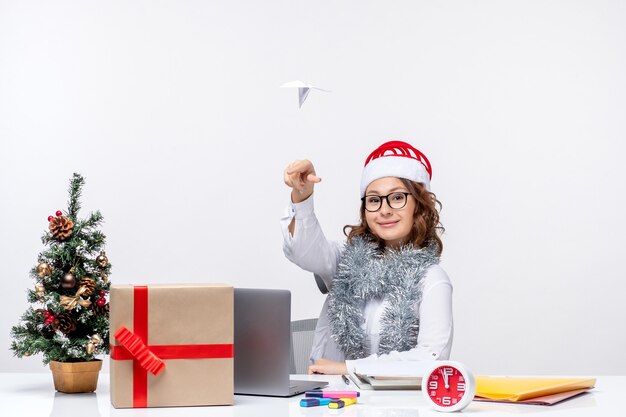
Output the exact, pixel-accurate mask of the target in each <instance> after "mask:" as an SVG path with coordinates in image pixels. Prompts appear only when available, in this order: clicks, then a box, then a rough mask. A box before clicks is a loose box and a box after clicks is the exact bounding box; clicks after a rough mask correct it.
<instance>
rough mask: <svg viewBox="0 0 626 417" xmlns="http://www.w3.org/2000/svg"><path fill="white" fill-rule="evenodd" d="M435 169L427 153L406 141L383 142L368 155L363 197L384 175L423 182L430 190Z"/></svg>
mask: <svg viewBox="0 0 626 417" xmlns="http://www.w3.org/2000/svg"><path fill="white" fill-rule="evenodd" d="M432 176H433V170H432V168H431V167H430V162H429V161H428V158H426V155H424V154H423V153H421V152H420V151H419V150H417V149H415V148H414V147H412V146H411V145H409V144H408V143H406V142H400V141H397V140H394V141H390V142H386V143H383V144H382V145H380V146H379V147H378V148H377V149H376V150H375V151H374V152H372V153H371V154H370V156H368V157H367V160H366V161H365V168H364V169H363V175H362V176H361V197H364V196H365V189H366V188H367V186H368V185H370V183H371V182H372V181H375V180H377V179H379V178H384V177H398V178H405V179H407V180H411V181H415V182H419V183H422V184H423V185H424V186H425V187H426V189H427V190H428V191H430V179H431V178H432Z"/></svg>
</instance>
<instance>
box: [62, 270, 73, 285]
mask: <svg viewBox="0 0 626 417" xmlns="http://www.w3.org/2000/svg"><path fill="white" fill-rule="evenodd" d="M75 286H76V277H75V276H74V274H72V273H71V272H68V273H67V274H65V275H63V278H61V287H62V288H74V287H75Z"/></svg>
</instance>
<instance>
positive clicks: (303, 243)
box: [280, 195, 343, 288]
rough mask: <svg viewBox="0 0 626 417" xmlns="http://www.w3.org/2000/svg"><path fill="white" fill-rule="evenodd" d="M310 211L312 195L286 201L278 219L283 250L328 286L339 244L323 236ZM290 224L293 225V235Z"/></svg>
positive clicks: (311, 209)
mask: <svg viewBox="0 0 626 417" xmlns="http://www.w3.org/2000/svg"><path fill="white" fill-rule="evenodd" d="M313 210H314V205H313V196H312V195H311V196H310V197H309V198H308V199H306V200H305V201H303V202H301V203H296V204H294V203H290V204H289V206H288V207H287V209H286V212H285V214H284V215H283V217H282V218H281V220H280V223H281V229H282V232H283V252H284V253H285V256H286V257H287V259H289V260H290V261H291V262H293V263H294V264H296V265H298V266H299V267H300V268H302V269H304V270H306V271H310V272H313V273H314V274H317V275H319V276H320V277H321V278H322V280H324V283H325V284H326V287H327V288H330V287H331V285H332V278H333V276H334V275H335V270H336V269H337V260H338V259H339V256H340V254H341V250H342V247H343V246H342V245H341V244H339V243H338V242H331V241H329V240H327V239H326V237H325V236H324V232H323V231H322V228H321V226H320V224H319V222H318V220H317V217H315V213H314V211H313ZM290 224H293V225H294V226H295V227H294V229H295V230H294V233H293V235H292V234H291V232H290V230H289V225H290Z"/></svg>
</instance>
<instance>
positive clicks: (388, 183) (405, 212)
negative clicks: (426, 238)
mask: <svg viewBox="0 0 626 417" xmlns="http://www.w3.org/2000/svg"><path fill="white" fill-rule="evenodd" d="M394 192H402V193H408V192H409V190H407V189H406V187H405V186H404V184H402V181H400V179H398V178H396V177H384V178H379V179H377V180H376V181H372V183H371V184H370V185H368V187H367V189H366V190H365V196H366V197H367V196H371V195H377V196H382V197H383V198H382V205H381V207H380V210H378V211H375V212H373V213H372V212H369V211H367V210H365V220H366V221H367V225H368V227H369V228H370V230H371V231H372V233H374V234H375V235H376V236H378V237H379V238H380V239H381V240H383V241H384V242H385V245H386V246H392V247H398V246H400V243H401V242H406V240H407V239H408V237H409V234H410V233H411V228H412V227H413V212H414V211H415V204H416V203H415V199H414V198H413V196H412V195H410V194H409V195H408V196H407V197H406V199H407V201H406V205H405V206H404V207H402V208H400V209H393V208H391V207H389V204H388V203H387V200H386V199H385V198H384V196H386V195H388V194H392V193H394ZM389 198H390V199H391V196H390V197H389Z"/></svg>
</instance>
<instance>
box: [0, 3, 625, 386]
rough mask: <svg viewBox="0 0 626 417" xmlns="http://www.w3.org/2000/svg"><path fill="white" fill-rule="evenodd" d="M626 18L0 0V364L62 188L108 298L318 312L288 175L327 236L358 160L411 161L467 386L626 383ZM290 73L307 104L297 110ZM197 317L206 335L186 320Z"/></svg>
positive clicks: (548, 12)
mask: <svg viewBox="0 0 626 417" xmlns="http://www.w3.org/2000/svg"><path fill="white" fill-rule="evenodd" d="M625 23H626V3H625V2H622V1H596V0H593V1H592V0H589V1H549V0H548V1H546V0H542V1H393V2H389V1H363V0H358V1H357V0H354V1H347V0H332V1H331V0H315V1H312V0H311V1H301V0H288V1H275V0H271V1H252V0H251V1H232V0H230V1H189V0H187V1H182V0H177V1H153V0H151V1H54V2H51V1H17V0H15V1H0V199H1V200H0V285H1V287H0V288H1V293H0V294H1V296H0V300H1V301H0V352H1V353H0V370H1V371H41V369H42V368H41V361H40V358H38V357H34V358H28V359H21V360H18V359H15V358H13V357H12V355H11V352H10V351H9V350H8V347H9V343H10V339H9V335H8V334H9V331H10V327H11V326H12V325H13V324H16V323H17V321H18V319H19V316H20V315H21V314H22V312H23V311H24V310H25V309H26V307H27V303H26V289H27V288H32V287H33V285H34V282H33V281H32V280H31V278H30V277H29V275H28V271H29V270H30V268H31V267H32V266H33V265H34V264H35V263H36V259H37V254H38V253H39V252H40V251H41V250H42V249H43V247H42V244H41V241H40V236H41V235H42V234H43V232H44V230H45V229H46V227H47V220H46V218H47V216H48V215H50V214H53V213H54V212H55V211H56V210H58V209H65V207H66V199H67V192H66V190H67V186H68V182H69V179H70V177H71V175H72V173H73V172H80V173H82V174H83V175H84V176H85V178H86V180H87V183H86V186H85V189H84V196H83V211H84V212H83V214H84V215H86V214H87V213H88V212H89V211H93V210H97V209H99V210H101V211H102V213H103V214H104V216H105V220H106V223H105V224H104V225H103V231H104V233H105V234H106V235H107V237H108V244H107V247H106V250H107V254H108V256H109V259H110V261H111V262H112V264H113V274H112V275H111V279H112V281H113V282H115V283H138V284H140V283H157V282H162V283H170V282H228V283H232V284H234V285H235V286H247V287H267V288H288V289H290V290H291V291H292V294H293V315H292V316H293V318H294V319H299V318H309V317H315V316H317V314H318V312H319V309H320V307H321V304H322V301H323V296H322V295H321V294H319V293H317V289H316V287H315V284H314V282H313V279H312V276H311V275H310V274H309V273H306V272H304V271H301V270H299V269H298V268H297V267H295V266H294V265H291V264H290V263H289V262H288V261H287V260H286V259H285V258H284V257H283V254H282V251H281V242H282V240H281V239H282V238H281V233H280V229H279V226H278V219H279V217H280V216H281V214H282V211H283V209H284V207H285V205H286V203H287V201H288V198H289V190H288V189H287V188H286V187H285V186H284V184H283V183H282V171H283V168H284V167H285V166H286V165H287V164H288V163H289V162H290V161H292V160H293V159H297V158H305V157H306V158H309V159H311V160H312V161H314V163H315V166H316V168H317V172H318V174H319V175H320V176H321V177H322V178H323V182H322V183H321V184H320V185H319V186H318V187H317V188H316V194H315V195H316V207H317V214H318V217H319V218H320V221H321V223H322V225H323V227H324V229H325V231H326V234H327V237H328V238H330V239H338V240H339V239H342V233H341V229H342V227H343V226H344V225H345V224H348V223H354V222H355V221H356V219H357V212H358V204H359V201H358V197H359V195H358V185H359V179H360V174H361V169H362V164H363V162H364V159H365V157H366V156H367V154H369V152H370V151H371V150H373V149H374V148H375V147H376V146H378V145H379V144H380V143H382V142H383V141H386V140H389V139H400V140H406V141H409V142H411V143H413V144H414V145H415V146H417V147H418V148H419V149H421V150H422V151H424V152H425V153H426V155H427V156H428V157H429V158H430V160H431V162H432V164H433V168H434V175H433V180H432V188H433V191H434V192H435V193H436V194H437V196H438V198H439V199H440V200H441V201H442V202H443V211H442V222H443V224H444V226H445V227H446V230H447V231H446V234H445V235H444V256H443V261H442V265H443V267H444V268H445V269H446V270H447V272H448V274H449V275H450V277H451V279H452V281H453V284H454V315H455V327H456V332H455V341H454V346H453V350H452V357H453V358H454V359H457V360H460V361H463V362H465V363H467V364H468V365H469V366H470V367H471V368H472V369H473V370H474V372H475V373H479V374H480V373H501V374H519V373H537V374H553V373H557V374H591V375H603V374H625V373H626V359H625V358H624V354H623V352H624V350H625V348H626V335H625V333H624V324H623V322H624V318H626V307H625V303H624V293H625V291H626V285H625V284H624V280H625V278H626V277H625V273H624V268H623V263H624V262H623V261H624V259H623V258H624V254H625V253H624V248H625V247H626V245H625V243H626V237H625V236H626V219H625V218H624V208H625V197H624V188H625V187H624V180H625V179H626V168H625V167H624V164H623V163H622V161H623V159H624V151H625V150H626V149H625V145H624V136H625V133H626V121H625V120H626V118H625V117H624V115H625V113H626V98H625V96H626V94H625V93H626V81H625V80H626V77H624V74H625V73H626V50H625V49H626V48H625V44H624V39H626V25H625ZM295 79H301V80H304V81H307V82H310V83H313V84H316V85H319V86H320V87H324V88H327V89H330V90H332V91H333V92H332V93H322V92H316V91H313V92H312V93H311V94H310V96H309V98H308V100H307V101H306V103H305V104H304V106H303V108H302V109H298V105H297V94H296V92H295V91H291V90H286V89H280V88H278V86H280V85H281V84H282V83H284V82H287V81H292V80H295ZM199 319H206V320H209V319H210V318H202V317H199Z"/></svg>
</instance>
